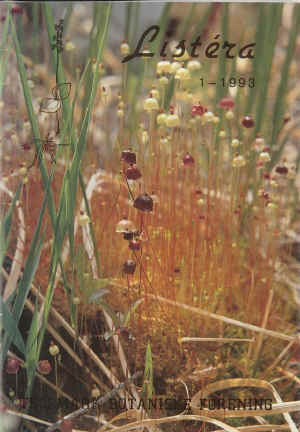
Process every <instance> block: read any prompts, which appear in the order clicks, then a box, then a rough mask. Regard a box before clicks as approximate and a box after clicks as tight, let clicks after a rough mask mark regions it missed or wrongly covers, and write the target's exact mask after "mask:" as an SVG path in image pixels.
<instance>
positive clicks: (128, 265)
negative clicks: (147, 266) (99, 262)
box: [123, 260, 136, 275]
mask: <svg viewBox="0 0 300 432" xmlns="http://www.w3.org/2000/svg"><path fill="white" fill-rule="evenodd" d="M135 269H136V263H135V262H134V261H132V260H127V261H125V262H124V264H123V273H125V274H130V275H133V273H134V272H135Z"/></svg>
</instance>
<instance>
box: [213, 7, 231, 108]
mask: <svg viewBox="0 0 300 432" xmlns="http://www.w3.org/2000/svg"><path fill="white" fill-rule="evenodd" d="M228 26H229V4H228V3H224V4H223V17H222V32H221V34H222V39H223V40H224V41H225V40H228ZM220 43H221V41H220ZM222 78H226V57H225V53H224V52H223V53H222V55H219V65H218V78H217V86H216V100H215V109H216V107H217V104H218V103H219V101H220V99H222V97H224V96H225V94H226V92H227V89H226V88H225V87H223V85H222Z"/></svg>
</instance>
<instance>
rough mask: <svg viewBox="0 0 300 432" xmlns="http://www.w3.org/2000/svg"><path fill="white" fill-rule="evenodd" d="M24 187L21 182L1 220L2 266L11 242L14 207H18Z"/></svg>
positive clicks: (0, 252)
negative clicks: (17, 203)
mask: <svg viewBox="0 0 300 432" xmlns="http://www.w3.org/2000/svg"><path fill="white" fill-rule="evenodd" d="M21 189H22V183H20V184H19V185H18V187H17V191H16V193H15V196H14V198H13V200H12V203H11V204H10V207H9V209H8V211H7V213H6V214H5V215H4V217H3V220H2V221H1V234H0V235H1V238H0V266H1V268H2V265H3V260H4V257H5V255H6V251H7V247H8V244H9V234H10V229H11V223H12V215H13V212H14V209H15V207H16V202H17V201H18V199H19V196H20V192H21Z"/></svg>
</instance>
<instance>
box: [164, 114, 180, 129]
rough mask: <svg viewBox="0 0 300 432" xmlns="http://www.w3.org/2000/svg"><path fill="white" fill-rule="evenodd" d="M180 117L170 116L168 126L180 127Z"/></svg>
mask: <svg viewBox="0 0 300 432" xmlns="http://www.w3.org/2000/svg"><path fill="white" fill-rule="evenodd" d="M179 124H180V122H179V117H178V115H177V114H169V115H168V116H167V119H166V125H167V126H168V127H176V126H179Z"/></svg>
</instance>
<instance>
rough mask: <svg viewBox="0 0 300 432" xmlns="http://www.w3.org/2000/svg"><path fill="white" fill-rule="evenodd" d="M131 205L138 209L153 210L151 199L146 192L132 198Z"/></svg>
mask: <svg viewBox="0 0 300 432" xmlns="http://www.w3.org/2000/svg"><path fill="white" fill-rule="evenodd" d="M133 206H134V207H135V208H136V209H138V210H141V211H145V212H151V211H152V210H153V199H152V198H151V196H150V195H148V194H147V193H144V194H141V195H139V196H138V197H137V198H136V199H135V200H134V203H133Z"/></svg>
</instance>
